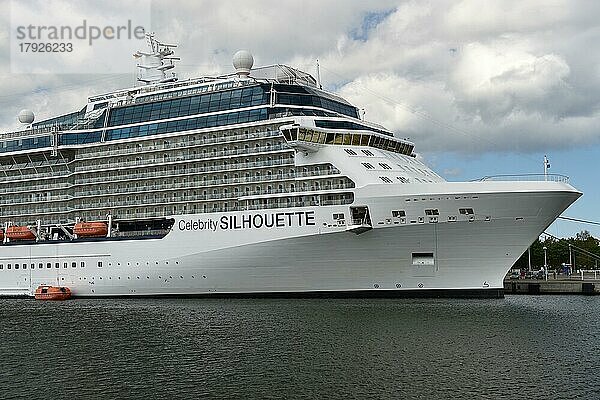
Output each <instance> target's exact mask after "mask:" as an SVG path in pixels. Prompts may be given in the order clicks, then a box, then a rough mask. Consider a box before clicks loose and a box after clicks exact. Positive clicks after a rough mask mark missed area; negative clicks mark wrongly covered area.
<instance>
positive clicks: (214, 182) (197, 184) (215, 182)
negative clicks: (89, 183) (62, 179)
mask: <svg viewBox="0 0 600 400" xmlns="http://www.w3.org/2000/svg"><path fill="white" fill-rule="evenodd" d="M331 175H333V174H332V173H329V172H328V171H327V172H321V173H317V172H315V171H309V172H306V173H300V174H281V175H280V174H276V175H261V176H253V177H248V178H246V177H242V178H228V179H211V180H206V181H204V180H201V181H187V182H181V183H174V184H167V185H165V184H150V185H143V186H137V187H134V188H129V189H128V190H127V191H126V193H128V194H129V193H132V194H133V193H139V192H148V191H153V190H163V189H165V190H173V189H200V188H203V187H207V188H208V187H214V186H219V185H231V184H238V183H257V182H260V183H269V182H279V181H284V180H291V179H297V178H307V177H315V176H319V177H327V176H331ZM161 178H162V177H161ZM332 186H334V185H326V187H327V188H331V187H332ZM324 187H325V185H324ZM107 194H114V190H86V191H82V192H77V196H97V195H107ZM120 194H125V192H123V193H120Z"/></svg>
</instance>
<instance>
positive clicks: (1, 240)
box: [0, 229, 4, 243]
mask: <svg viewBox="0 0 600 400" xmlns="http://www.w3.org/2000/svg"><path fill="white" fill-rule="evenodd" d="M3 241H4V231H3V230H2V229H0V243H2V242H3Z"/></svg>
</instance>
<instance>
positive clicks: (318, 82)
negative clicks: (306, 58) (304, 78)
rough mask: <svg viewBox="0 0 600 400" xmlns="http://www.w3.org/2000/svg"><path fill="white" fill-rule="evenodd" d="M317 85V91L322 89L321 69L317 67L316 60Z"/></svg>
mask: <svg viewBox="0 0 600 400" xmlns="http://www.w3.org/2000/svg"><path fill="white" fill-rule="evenodd" d="M317 85H318V86H319V89H323V85H321V67H320V66H319V59H318V58H317Z"/></svg>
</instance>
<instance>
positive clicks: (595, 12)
mask: <svg viewBox="0 0 600 400" xmlns="http://www.w3.org/2000/svg"><path fill="white" fill-rule="evenodd" d="M56 3H57V4H61V3H62V2H60V1H58V2H56ZM67 3H68V4H69V7H64V8H65V9H67V10H70V11H65V13H66V14H67V13H68V14H69V15H71V16H73V13H77V15H78V16H79V15H86V16H89V17H88V18H89V19H93V18H94V16H97V15H104V14H105V13H106V9H107V5H106V2H101V1H97V2H93V1H85V2H81V3H78V2H67ZM119 3H121V4H122V8H119V6H118V4H119ZM119 3H115V4H116V5H111V8H112V13H111V15H114V20H115V21H119V22H121V21H123V20H124V21H126V20H127V19H128V18H131V15H130V14H131V8H130V7H125V4H126V3H127V1H126V0H123V1H121V2H119ZM148 4H149V9H150V15H151V29H152V30H153V31H155V32H156V33H157V36H158V37H159V38H160V39H162V40H164V41H166V42H175V43H179V45H180V47H179V49H178V54H179V55H180V56H181V57H182V61H181V65H180V66H179V67H178V70H179V73H180V76H181V77H183V78H185V77H192V76H198V75H203V74H217V73H220V72H229V71H230V70H231V66H230V60H231V55H232V54H233V53H234V52H235V51H236V50H238V49H242V48H244V49H248V50H250V51H251V52H252V53H253V54H254V58H255V65H267V64H273V63H284V64H290V65H292V66H295V67H298V68H300V69H303V70H306V71H308V72H311V73H314V71H315V60H316V59H319V61H320V64H321V66H322V68H321V76H322V80H323V84H324V86H325V87H326V88H328V89H329V90H332V91H335V92H337V93H339V94H340V95H342V96H344V97H345V98H347V99H348V100H350V101H351V102H353V103H354V104H355V105H357V106H358V107H360V108H363V109H364V111H365V115H366V119H368V120H373V121H376V122H379V123H381V124H383V125H385V126H386V127H388V128H390V129H392V130H393V131H394V132H396V134H397V135H398V136H401V137H409V138H410V139H411V140H412V141H414V142H415V143H416V146H417V151H418V152H420V154H421V155H422V156H423V157H424V158H425V160H426V161H427V162H428V163H429V164H430V165H431V166H432V167H433V168H434V169H435V170H436V171H437V172H439V173H440V174H442V175H443V176H445V177H446V178H447V179H448V180H471V179H476V178H479V177H482V176H485V175H496V174H520V173H542V171H543V167H542V159H543V155H544V154H548V157H549V158H550V160H551V164H552V167H551V170H550V172H553V173H561V174H565V175H569V176H570V177H571V182H572V183H573V184H574V185H575V186H576V187H577V188H579V189H580V190H582V191H583V192H584V197H583V198H582V199H580V200H579V201H578V203H577V204H575V205H574V206H573V207H572V208H571V209H569V210H568V211H567V213H566V215H569V216H572V217H578V218H584V219H588V220H593V221H600V206H599V204H600V185H599V184H600V179H599V178H598V169H599V167H598V165H599V163H598V158H599V156H600V49H599V48H598V43H600V23H599V21H600V2H596V1H591V0H590V1H576V0H569V1H553V0H545V1H524V0H521V1H511V0H504V1H484V0H478V1H475V0H473V1H443V0H436V1H399V0H396V1H388V0H379V1H376V0H372V1H348V0H345V1H324V0H320V1H313V0H304V1H295V2H292V1H289V2H288V1H281V0H278V1H272V0H260V1H258V0H257V1H252V2H250V1H194V0H189V1H152V2H148ZM63 6H64V5H63ZM0 7H2V9H3V10H6V12H2V13H0V14H1V15H2V16H1V17H0V19H2V22H3V23H2V27H3V28H2V31H0V46H1V47H2V53H1V55H0V128H1V129H2V130H6V129H11V130H12V129H14V128H16V127H17V124H16V121H15V115H16V114H17V113H18V111H19V110H20V109H22V108H30V109H32V110H33V111H34V112H35V113H36V115H37V116H38V117H39V118H43V117H48V116H52V115H57V114H60V113H65V112H68V111H72V110H75V109H79V108H81V107H82V106H83V104H84V102H85V99H86V97H87V96H88V95H91V94H97V93H102V92H105V91H108V90H112V89H117V88H122V87H125V86H130V85H131V84H132V83H133V80H134V62H133V59H132V60H131V66H132V68H131V71H132V72H131V73H129V74H109V75H103V74H76V75H71V74H70V75H66V74H37V75H33V74H16V73H13V72H11V69H10V54H9V49H10V41H11V34H10V31H9V28H8V26H9V25H10V23H9V22H10V21H9V12H8V10H9V9H10V2H9V1H0ZM111 18H113V17H112V16H111ZM134 50H136V49H132V51H131V53H132V52H133V51H134ZM131 53H129V54H123V57H129V56H130V55H131ZM114 56H115V57H117V56H119V55H117V54H115V55H114ZM82 71H85V68H82ZM39 118H38V119H39ZM581 229H589V230H590V231H592V233H594V234H595V235H596V236H597V237H599V236H600V227H595V226H593V225H587V226H586V225H575V224H572V223H568V222H558V223H557V224H555V225H553V226H552V227H551V229H550V232H552V233H554V234H557V235H560V236H566V235H572V234H573V233H574V232H577V231H579V230H581Z"/></svg>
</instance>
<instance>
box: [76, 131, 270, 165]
mask: <svg viewBox="0 0 600 400" xmlns="http://www.w3.org/2000/svg"><path fill="white" fill-rule="evenodd" d="M280 135H281V133H280V132H279V131H266V132H258V133H246V134H240V135H233V136H220V137H216V138H206V139H202V140H200V141H198V142H196V141H194V140H187V141H186V140H184V141H181V142H175V143H171V144H169V145H165V144H162V145H151V146H141V147H139V148H135V149H120V150H110V151H107V150H101V151H79V152H78V155H79V156H80V157H78V158H77V159H78V160H82V159H87V158H94V157H99V156H118V155H124V154H132V152H133V151H134V150H135V152H136V153H139V152H143V151H148V150H149V151H161V150H173V149H177V148H186V147H197V146H203V145H207V144H215V143H219V144H226V143H229V142H238V141H239V140H244V139H267V138H270V137H276V136H280Z"/></svg>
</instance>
